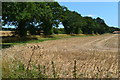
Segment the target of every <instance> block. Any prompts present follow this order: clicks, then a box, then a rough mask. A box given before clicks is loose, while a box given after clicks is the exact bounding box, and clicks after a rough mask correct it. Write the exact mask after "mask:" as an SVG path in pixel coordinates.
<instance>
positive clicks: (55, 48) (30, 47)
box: [2, 34, 118, 78]
mask: <svg viewBox="0 0 120 80" xmlns="http://www.w3.org/2000/svg"><path fill="white" fill-rule="evenodd" d="M117 53H118V34H103V35H96V36H86V37H72V38H64V39H58V40H48V41H44V42H39V43H28V44H25V45H24V46H23V45H15V46H12V47H10V48H6V49H2V58H3V67H4V69H3V77H7V76H8V73H10V72H11V70H13V69H8V68H7V67H6V66H7V65H10V64H11V63H12V64H14V63H13V62H12V60H15V61H21V62H22V63H23V64H24V65H25V66H26V67H27V68H29V69H32V67H31V66H30V65H31V64H34V66H38V65H43V66H45V70H42V69H41V70H42V73H44V74H45V75H47V76H48V77H49V78H52V77H55V76H53V75H57V77H59V78H73V77H77V78H117V77H118V61H117V55H118V54H117ZM28 66H29V67H28ZM53 68H54V69H53Z"/></svg>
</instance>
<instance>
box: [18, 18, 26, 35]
mask: <svg viewBox="0 0 120 80" xmlns="http://www.w3.org/2000/svg"><path fill="white" fill-rule="evenodd" d="M25 23H26V21H24V20H21V21H20V22H19V25H18V35H19V36H20V37H24V36H26V35H27V30H26V28H25Z"/></svg>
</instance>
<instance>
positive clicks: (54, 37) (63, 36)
mask: <svg viewBox="0 0 120 80" xmlns="http://www.w3.org/2000/svg"><path fill="white" fill-rule="evenodd" d="M88 36H94V35H84V34H78V35H75V34H73V35H67V34H58V35H52V37H46V38H44V37H41V36H34V37H36V39H37V40H21V41H16V39H15V41H14V42H3V43H1V44H0V45H2V48H9V47H11V46H14V45H25V44H27V43H39V42H44V41H48V40H58V39H66V38H73V37H88ZM32 37H33V36H32Z"/></svg>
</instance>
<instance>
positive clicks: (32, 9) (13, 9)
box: [2, 2, 39, 37]
mask: <svg viewBox="0 0 120 80" xmlns="http://www.w3.org/2000/svg"><path fill="white" fill-rule="evenodd" d="M2 8H3V9H2V18H3V20H4V24H6V23H7V22H11V23H16V26H18V28H17V32H18V35H19V36H20V37H22V36H25V35H26V32H27V30H26V28H25V26H26V22H28V21H30V20H31V19H32V18H33V17H37V16H38V15H39V14H38V15H36V13H37V9H36V8H37V7H36V5H35V4H34V3H30V2H24V3H23V2H3V4H2Z"/></svg>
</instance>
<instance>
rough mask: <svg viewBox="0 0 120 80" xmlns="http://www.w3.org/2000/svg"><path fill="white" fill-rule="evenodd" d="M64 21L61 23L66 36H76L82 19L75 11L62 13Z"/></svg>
mask: <svg viewBox="0 0 120 80" xmlns="http://www.w3.org/2000/svg"><path fill="white" fill-rule="evenodd" d="M64 15H65V16H64V19H63V21H62V23H63V26H64V29H65V32H66V34H72V33H75V34H78V33H79V30H80V28H81V24H82V17H81V15H80V14H78V13H77V12H75V11H73V12H72V11H69V10H67V9H66V10H65V11H64Z"/></svg>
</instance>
